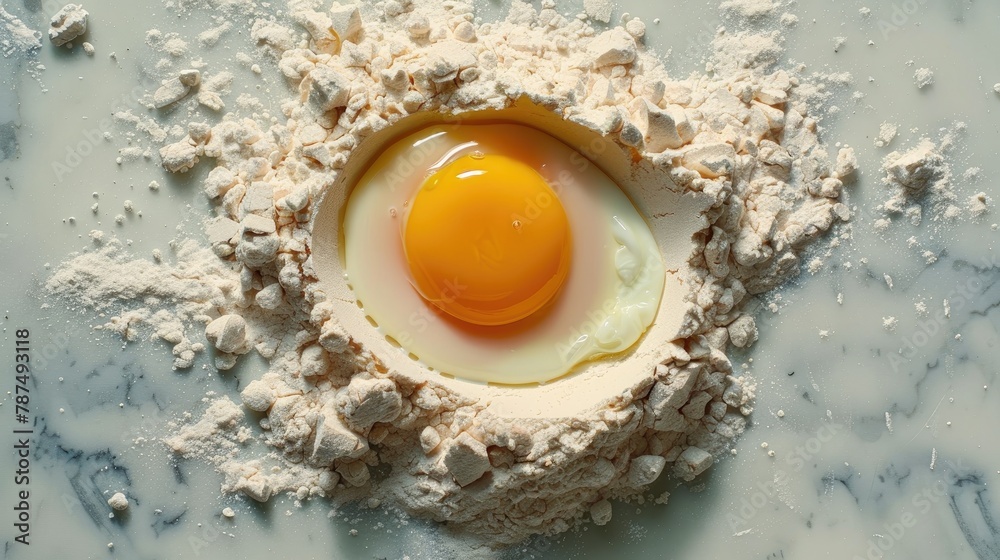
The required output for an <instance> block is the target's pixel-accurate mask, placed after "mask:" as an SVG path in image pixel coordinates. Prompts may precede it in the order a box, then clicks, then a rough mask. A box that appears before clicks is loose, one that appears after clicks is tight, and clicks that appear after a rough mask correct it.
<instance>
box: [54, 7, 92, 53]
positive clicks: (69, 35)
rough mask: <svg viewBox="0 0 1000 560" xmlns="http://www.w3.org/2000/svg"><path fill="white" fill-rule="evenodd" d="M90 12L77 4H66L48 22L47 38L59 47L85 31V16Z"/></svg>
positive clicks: (68, 43)
mask: <svg viewBox="0 0 1000 560" xmlns="http://www.w3.org/2000/svg"><path fill="white" fill-rule="evenodd" d="M89 15H90V14H88V13H87V10H84V9H83V6H81V5H79V4H66V5H65V6H63V7H62V9H60V10H59V11H58V12H56V14H55V15H54V16H52V20H51V21H50V22H49V40H50V41H52V44H53V45H55V46H57V47H61V46H64V45H67V46H68V45H70V44H71V43H70V42H71V41H73V40H74V39H76V38H77V37H80V36H81V35H83V34H84V33H86V32H87V18H88V17H89Z"/></svg>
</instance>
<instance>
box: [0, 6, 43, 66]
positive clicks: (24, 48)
mask: <svg viewBox="0 0 1000 560" xmlns="http://www.w3.org/2000/svg"><path fill="white" fill-rule="evenodd" d="M0 30H3V32H2V33H0V54H3V56H4V58H9V57H10V56H12V55H14V54H15V53H18V54H21V53H23V54H28V53H32V52H35V51H37V50H38V49H40V48H42V34H41V33H39V32H37V31H34V30H32V29H29V28H28V26H26V25H25V24H24V22H23V21H21V20H20V19H19V18H18V17H17V16H15V15H14V14H12V13H10V12H8V11H7V10H6V9H4V7H3V6H0Z"/></svg>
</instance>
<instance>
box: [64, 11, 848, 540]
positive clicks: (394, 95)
mask: <svg viewBox="0 0 1000 560" xmlns="http://www.w3.org/2000/svg"><path fill="white" fill-rule="evenodd" d="M726 4H727V10H733V11H736V12H737V13H742V12H745V11H748V10H749V12H748V17H749V15H750V14H752V17H753V18H754V19H755V20H759V19H766V18H769V17H774V16H775V15H776V14H775V9H776V7H775V6H774V5H772V4H771V3H770V2H754V3H752V4H748V3H746V2H727V3H726ZM765 8H766V9H765ZM288 16H289V18H290V19H291V20H292V21H280V20H275V19H265V18H261V19H257V20H256V21H255V22H254V23H253V25H252V28H251V30H250V33H251V36H252V38H253V40H255V41H257V42H258V43H259V44H260V45H262V48H263V49H265V50H266V51H267V52H269V53H271V54H272V55H273V56H274V57H276V58H277V60H278V67H279V68H280V71H281V72H282V73H283V74H284V76H285V77H286V78H287V80H288V81H289V82H290V83H291V84H292V86H293V87H294V88H296V89H297V91H298V92H299V94H298V95H297V96H295V97H294V98H292V99H289V100H288V101H286V102H285V103H284V104H283V106H282V109H283V112H284V118H283V119H272V120H271V121H267V120H263V121H261V122H258V121H256V120H252V119H238V118H231V117H230V118H224V119H223V120H222V121H221V122H219V123H218V124H215V125H209V124H206V123H200V122H193V123H190V125H189V126H188V127H187V130H186V134H185V135H184V136H183V138H180V139H177V140H176V141H172V142H170V143H169V144H167V145H165V146H163V147H162V149H161V150H160V155H161V159H162V163H163V166H164V167H165V168H166V169H168V170H170V171H172V172H183V171H186V170H189V169H192V168H194V167H195V165H196V164H197V163H198V161H199V160H200V159H201V158H212V159H214V160H215V164H216V165H215V167H214V169H212V171H211V172H210V173H209V174H208V176H207V178H206V179H205V182H204V190H205V193H206V195H207V196H208V197H209V198H210V199H211V200H212V201H213V202H214V204H215V209H216V211H217V214H218V216H217V217H214V218H212V219H211V220H209V221H208V222H207V228H206V230H207V239H208V243H209V245H210V250H211V253H213V254H212V255H208V254H207V251H208V249H206V248H204V247H202V248H196V247H193V246H190V245H189V244H188V243H189V242H184V243H182V244H180V245H179V246H178V247H177V261H178V262H177V264H175V265H168V264H165V263H159V262H155V263H149V262H144V261H131V262H126V259H125V257H124V256H122V255H121V254H120V252H119V250H120V249H121V247H120V246H118V245H115V244H113V243H105V244H103V245H101V246H100V247H99V248H98V249H96V250H95V251H94V252H92V253H88V254H84V255H81V256H79V257H76V258H74V259H72V260H69V261H68V262H66V263H65V264H63V265H62V266H61V267H60V268H59V270H58V271H57V272H56V273H55V274H54V275H53V276H52V278H51V279H50V280H49V282H48V284H47V287H48V289H49V290H50V291H52V292H54V293H59V294H63V295H66V296H68V297H70V298H71V299H73V300H76V301H78V302H81V303H83V304H86V305H90V306H93V307H95V308H97V309H100V310H106V311H109V312H110V311H111V310H112V309H116V308H117V306H118V305H120V304H121V303H122V302H123V301H124V302H125V303H126V304H127V305H128V306H129V307H131V308H133V311H129V312H126V313H123V314H120V315H117V316H116V317H114V318H113V319H111V320H110V321H109V322H108V323H107V325H106V326H105V327H103V328H108V329H112V330H114V331H116V332H119V333H120V334H122V335H123V336H125V337H126V338H128V339H131V338H134V337H136V336H137V333H138V332H139V331H140V330H141V329H142V328H143V326H144V325H145V326H146V327H147V330H148V331H149V332H151V333H152V334H153V336H154V337H159V338H162V339H164V340H167V341H168V342H170V343H171V344H173V345H174V354H175V356H176V361H175V364H174V365H175V366H176V367H178V368H183V367H188V366H190V365H191V364H192V363H193V360H194V359H195V358H196V354H197V353H198V352H200V351H203V350H204V348H205V347H204V345H203V344H202V343H199V342H192V340H195V339H198V340H200V339H201V337H200V332H201V330H202V329H205V330H206V332H205V334H206V338H207V340H208V341H209V343H210V344H211V345H212V346H214V349H213V353H214V356H215V365H216V367H217V368H218V369H220V370H225V369H228V368H231V367H233V365H235V364H236V363H237V358H238V356H239V355H240V354H243V353H246V352H248V351H250V350H251V349H253V350H255V351H256V352H258V353H259V354H260V355H261V356H263V357H265V358H267V359H268V360H269V361H270V371H269V372H268V373H267V374H266V375H264V376H263V377H262V378H261V379H258V380H255V381H253V382H251V383H249V384H248V385H247V386H246V387H245V389H244V390H243V391H242V393H241V401H242V403H241V404H237V403H236V402H233V400H232V399H230V398H228V397H225V396H223V397H220V398H217V399H215V400H214V401H213V402H211V403H210V405H209V406H208V409H207V410H206V412H205V414H204V416H203V417H202V418H201V419H200V420H199V421H197V422H194V423H190V424H180V425H177V426H176V428H177V431H176V433H174V434H172V435H171V436H169V437H167V438H166V440H165V441H166V443H167V444H168V446H169V447H170V448H171V449H172V450H173V451H174V452H176V453H177V454H178V455H181V456H184V457H202V458H206V459H208V460H210V461H211V462H213V463H214V464H215V466H216V467H217V468H218V470H219V471H220V472H221V473H222V474H223V475H224V478H225V480H224V482H223V490H224V491H225V492H242V493H244V494H246V495H247V496H249V497H251V498H253V499H255V500H260V501H264V500H268V499H270V498H271V497H272V496H275V495H279V494H285V493H291V494H294V495H295V497H296V498H297V499H305V498H307V497H310V496H327V497H332V498H335V499H341V498H345V499H350V498H358V497H361V496H372V497H374V498H375V499H378V500H381V501H383V502H386V501H390V502H393V503H397V504H399V505H400V506H402V507H403V508H404V509H406V510H408V511H410V512H412V513H414V514H416V515H420V516H424V517H429V518H432V519H435V520H438V521H444V522H449V523H451V524H453V525H454V526H455V527H456V528H460V529H464V530H467V531H469V532H472V533H475V534H478V535H481V536H482V537H483V538H485V539H486V540H488V541H490V542H493V543H512V542H517V541H519V540H522V539H524V538H526V537H527V536H529V535H532V534H538V533H544V534H553V533H557V532H561V531H565V530H567V529H569V528H571V527H572V526H574V525H575V524H577V523H578V522H580V521H583V520H586V519H587V518H589V519H591V520H593V521H594V522H595V523H598V524H603V523H607V522H608V521H609V519H610V518H611V515H612V504H611V502H610V501H609V500H612V499H630V498H633V497H636V496H641V493H642V492H643V491H644V490H645V489H646V488H647V487H648V486H649V485H650V484H651V483H652V482H654V481H655V480H657V479H658V478H659V477H660V476H661V474H662V473H664V471H666V472H667V473H669V474H670V475H672V476H674V477H676V478H678V479H681V480H685V481H690V480H692V479H694V478H695V477H696V476H698V475H699V474H701V473H702V472H704V471H705V470H706V469H707V468H708V467H709V466H710V465H711V464H712V463H713V462H714V461H715V460H716V459H717V458H719V457H720V456H722V455H724V454H728V453H729V452H730V449H731V446H732V442H733V439H734V438H735V437H737V435H738V434H740V433H741V432H742V431H743V429H744V427H745V425H746V416H747V415H748V414H750V412H751V410H752V406H751V402H752V398H753V391H754V386H753V383H752V381H751V380H750V379H747V378H744V377H740V376H739V374H738V373H736V372H734V368H733V366H732V364H731V363H730V360H729V359H728V358H727V356H726V351H727V349H728V348H729V345H730V344H732V345H734V346H737V347H741V348H742V347H749V346H750V345H752V344H753V343H754V342H755V341H756V339H757V329H756V326H755V322H754V318H753V317H752V316H751V315H749V314H747V313H746V312H745V311H744V309H745V307H746V304H747V302H748V300H750V299H751V297H750V296H753V295H756V294H761V293H763V292H766V291H768V290H770V289H772V288H775V287H776V286H778V285H780V284H781V283H782V282H783V281H785V280H787V279H788V278H790V277H792V276H794V275H796V274H798V272H799V270H800V268H801V265H802V263H801V255H802V252H803V251H804V249H805V248H806V246H808V245H809V243H810V242H811V241H813V240H815V239H816V238H818V237H819V236H820V235H821V234H822V233H823V232H824V231H826V230H828V229H829V228H830V227H831V226H832V225H833V224H834V223H835V222H836V221H837V220H847V219H849V212H848V209H847V206H846V205H845V204H843V203H842V202H841V198H842V194H843V189H844V182H845V181H848V180H849V179H850V178H851V177H852V175H853V174H854V173H855V171H856V168H857V162H856V160H855V158H854V154H853V151H852V150H851V149H850V148H846V147H845V148H843V149H841V150H840V151H839V153H837V154H829V153H828V152H827V151H826V149H825V148H824V146H823V145H822V144H821V143H820V141H819V138H818V136H817V117H816V116H814V115H813V113H814V111H812V110H811V109H810V107H812V106H814V105H813V101H812V100H811V99H808V98H807V92H812V91H815V88H813V87H806V86H808V84H806V83H804V82H802V80H805V79H804V78H801V77H799V76H798V75H796V74H795V73H794V72H789V71H785V70H781V69H777V68H775V64H776V62H777V61H778V59H779V58H780V55H781V52H782V51H781V47H780V40H779V38H778V37H776V36H775V35H774V34H765V35H757V34H753V33H749V32H741V33H738V34H728V33H722V34H721V35H720V36H719V37H718V39H717V40H716V42H715V50H716V52H715V56H714V59H713V61H712V66H713V68H714V72H710V73H709V74H707V75H693V76H691V77H688V78H686V79H680V80H678V79H673V78H670V77H669V76H668V75H667V73H666V71H665V70H664V68H663V66H662V64H661V63H660V62H659V61H658V60H657V59H656V58H655V57H654V56H653V55H652V54H650V53H648V52H646V51H645V50H644V49H643V48H642V46H641V44H642V36H643V34H644V29H645V27H644V25H642V22H641V21H638V20H632V21H629V22H626V24H625V25H624V26H621V27H613V28H611V29H609V30H607V31H598V30H596V29H594V28H593V27H592V26H591V25H590V24H589V23H588V22H587V20H586V19H582V18H567V17H565V16H563V15H560V14H559V13H558V12H557V11H556V10H555V9H554V4H553V3H551V2H548V1H546V2H543V3H542V7H541V9H540V10H539V9H536V8H534V7H532V6H531V5H529V4H525V3H522V2H514V3H513V4H512V6H511V9H510V14H509V16H508V17H507V19H506V20H504V21H501V22H499V23H479V22H478V21H477V19H476V17H475V14H474V10H473V7H472V6H471V5H470V4H466V3H463V2H460V1H455V2H445V3H438V2H410V1H407V0H389V1H386V2H382V3H379V4H377V5H376V6H370V7H365V8H363V9H359V7H357V6H353V5H339V4H337V5H334V6H333V7H332V8H329V9H319V8H318V7H317V5H316V3H311V2H310V3H305V2H295V1H293V2H291V3H290V10H289V11H288ZM303 30H304V31H305V33H303ZM191 84H192V85H189V86H186V87H189V88H193V87H195V86H196V85H197V84H195V83H194V82H193V81H192V82H191ZM170 85H171V87H175V84H173V83H172V82H171V84H170ZM175 89H176V90H177V91H178V92H180V91H182V89H183V88H179V87H175ZM187 94H188V91H187V90H183V94H179V96H178V97H177V99H176V100H175V102H183V101H182V100H183V99H184V98H185V96H186V95H187ZM190 102H191V103H197V102H198V100H197V97H196V96H195V99H192V100H191V101H190ZM516 102H522V103H523V102H527V103H530V104H533V105H535V106H539V107H543V108H544V109H546V110H548V111H550V112H552V113H554V114H556V115H559V116H561V117H562V118H563V119H566V120H569V121H572V122H574V123H578V124H581V125H583V126H586V127H588V128H589V129H591V130H593V131H594V132H596V133H597V134H600V135H601V136H603V137H604V138H606V139H608V140H610V141H612V142H615V143H616V144H617V145H619V146H621V147H622V148H623V149H625V150H626V151H627V152H629V153H631V154H633V160H634V161H635V165H636V166H645V167H647V168H651V169H655V170H657V171H658V172H659V173H662V174H665V175H669V177H670V178H671V179H672V180H673V181H674V182H675V183H676V184H677V185H679V186H680V188H682V189H683V190H684V191H685V192H688V193H700V195H701V196H704V197H708V198H709V199H710V200H711V204H710V208H709V209H708V210H706V211H705V212H704V214H703V215H702V216H699V217H698V219H699V220H700V224H701V226H700V227H701V230H700V231H699V232H698V233H697V234H696V235H695V236H694V238H693V239H692V240H691V245H690V257H689V259H688V261H689V262H688V264H689V269H690V273H689V275H688V276H689V277H688V278H686V279H685V282H686V284H685V285H686V286H687V287H688V288H689V291H688V293H687V295H686V297H685V301H686V305H687V310H686V315H687V320H686V321H685V323H684V329H683V332H682V334H681V336H680V337H679V338H678V339H677V340H673V341H667V340H664V341H662V344H663V345H665V346H667V347H668V348H669V354H670V356H671V357H670V358H668V359H666V360H664V361H663V362H662V363H650V364H648V370H647V375H645V376H644V378H643V381H642V382H641V383H638V384H637V385H636V386H634V387H633V388H632V389H631V390H629V391H626V392H624V393H622V394H615V395H608V399H607V400H606V401H605V402H604V403H602V405H601V406H599V407H595V408H594V409H593V410H591V411H589V412H588V413H585V414H581V415H579V416H577V417H574V418H567V419H559V420H525V421H515V420H511V419H501V418H497V417H495V416H493V415H491V414H489V413H488V412H487V411H486V405H485V403H482V402H479V401H478V400H477V399H472V398H469V397H467V396H465V395H463V394H462V393H461V391H455V390H452V389H449V388H447V387H445V386H444V385H441V384H439V383H436V382H434V381H433V378H432V380H430V381H427V382H424V383H414V382H412V380H410V379H408V378H404V377H402V376H399V375H397V374H396V372H394V371H393V370H391V369H387V368H385V367H383V365H382V363H381V361H380V359H379V356H377V355H373V354H372V353H371V352H370V351H369V350H368V349H366V348H364V347H362V346H361V345H359V344H358V343H357V341H356V340H355V339H354V338H353V337H352V333H351V332H349V331H348V330H347V329H345V327H344V326H343V325H342V323H341V322H340V321H339V320H338V318H337V317H336V316H333V314H332V313H331V307H332V306H331V305H330V302H329V301H327V296H326V294H324V293H323V292H322V290H320V289H319V288H318V285H317V278H316V271H315V268H314V266H313V255H312V254H311V243H312V236H311V230H310V228H311V220H312V218H313V217H314V213H315V210H316V207H317V205H318V202H319V201H320V200H321V198H322V197H323V195H324V193H325V192H326V190H327V189H330V188H331V187H332V185H333V184H334V182H335V180H336V177H337V173H338V172H339V170H341V169H343V167H344V166H345V164H346V163H347V161H348V158H350V157H351V154H352V152H353V151H354V150H356V149H357V148H358V146H359V145H362V144H363V143H364V142H365V139H366V138H368V137H370V136H371V135H372V134H374V133H376V132H378V131H380V130H383V129H385V128H387V127H390V126H392V125H393V123H396V122H398V121H399V120H401V119H403V118H404V117H406V116H407V115H410V114H413V113H416V112H436V113H443V114H460V113H462V112H466V111H472V110H500V109H505V108H509V107H511V106H513V105H514V104H515V103H516ZM664 211H669V209H664ZM115 271H118V272H115ZM111 276H116V278H114V279H112V278H111ZM609 367H613V362H612V363H611V364H609ZM248 410H249V411H253V412H254V413H261V414H263V415H264V416H263V418H262V420H261V421H260V426H261V428H262V429H263V432H262V434H263V435H261V436H254V435H253V433H252V432H251V430H249V429H248V426H247V422H248V419H247V418H248V416H251V415H250V414H248V412H247V411H248ZM255 437H259V438H260V439H262V440H263V441H264V442H266V443H267V444H268V445H270V446H271V447H272V448H273V449H274V452H273V453H271V454H268V455H264V456H259V457H254V456H252V454H251V453H250V452H249V448H248V447H247V446H246V444H247V442H248V441H249V440H251V439H254V438H255ZM378 465H389V466H391V473H390V474H388V475H387V476H386V477H382V478H381V479H379V480H375V479H373V476H374V475H373V467H376V466H378ZM665 499H666V496H665V495H664V496H663V497H662V500H661V501H665Z"/></svg>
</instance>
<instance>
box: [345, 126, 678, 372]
mask: <svg viewBox="0 0 1000 560" xmlns="http://www.w3.org/2000/svg"><path fill="white" fill-rule="evenodd" d="M341 221H342V224H343V227H342V228H341V232H340V235H341V240H340V244H339V247H340V249H341V255H340V258H341V260H342V267H343V270H344V271H346V276H347V283H348V285H349V286H350V287H351V289H352V290H353V293H354V295H355V297H356V298H357V302H358V305H359V306H361V307H362V309H363V310H364V313H365V314H366V316H367V317H368V318H369V320H370V322H371V323H372V325H373V326H374V328H377V329H378V330H379V332H380V333H381V334H382V335H383V336H385V337H386V339H387V340H389V341H390V342H392V343H393V345H394V346H396V347H397V349H398V351H400V352H402V353H405V354H407V355H409V356H410V358H412V359H413V360H416V361H418V362H419V363H420V364H421V365H423V366H424V367H425V368H427V369H431V370H434V371H437V372H439V373H441V374H443V375H447V376H452V377H457V378H461V379H463V380H468V381H472V382H479V383H490V384H505V385H508V384H509V385H519V384H527V383H544V382H548V381H552V380H554V379H557V378H559V377H561V376H564V375H566V374H567V373H571V372H572V370H573V369H574V367H575V366H578V365H579V364H581V363H583V362H585V361H588V360H594V359H600V358H602V357H604V356H608V355H613V354H616V353H619V352H623V351H626V350H628V349H629V348H630V347H632V346H633V345H634V344H635V343H636V342H637V341H638V340H639V339H640V337H641V336H642V334H643V333H644V332H645V331H646V329H647V328H648V327H649V325H650V323H651V322H652V321H653V318H654V317H655V316H656V313H657V309H658V307H659V304H660V299H661V297H662V295H663V289H664V282H665V274H666V270H665V267H664V265H663V261H662V258H661V255H660V251H659V249H658V247H657V244H656V241H655V239H654V237H653V235H652V233H651V232H650V230H649V227H648V226H647V224H646V222H645V221H644V220H643V218H642V216H641V215H640V214H639V212H638V211H637V210H636V209H635V207H634V206H633V204H632V202H631V201H630V200H629V199H628V197H627V196H626V195H625V194H624V193H623V192H622V191H621V189H619V188H618V186H617V185H616V184H615V183H614V181H612V180H611V179H610V178H609V177H608V176H607V175H606V174H605V173H604V172H603V171H602V170H601V169H599V168H598V167H597V166H596V165H595V164H593V163H592V162H591V161H590V160H589V159H587V158H586V157H585V156H584V155H583V154H581V153H579V152H578V151H576V150H574V149H572V148H570V147H569V146H567V145H566V144H564V143H562V142H561V141H559V140H557V139H556V138H554V137H552V136H550V135H548V134H546V133H545V132H542V131H540V130H537V129H535V128H532V127H530V126H525V125H522V124H513V123H502V122H500V123H497V122H488V123H468V124H439V125H432V126H429V127H427V128H424V129H421V130H418V131H416V132H414V133H412V134H410V135H408V136H406V137H404V138H401V139H399V140H397V141H395V142H393V143H391V144H390V145H388V146H387V147H386V148H385V149H384V150H383V151H382V153H381V154H380V155H378V156H377V157H376V158H375V159H374V160H373V161H372V162H371V164H370V166H369V168H368V169H367V171H366V172H365V173H364V174H363V175H362V176H361V178H360V180H359V181H358V182H357V183H356V185H355V186H354V188H353V190H352V191H351V194H350V196H349V198H348V200H347V203H346V204H345V205H344V207H343V209H342V217H341Z"/></svg>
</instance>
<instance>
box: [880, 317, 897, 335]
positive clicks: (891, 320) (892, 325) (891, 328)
mask: <svg viewBox="0 0 1000 560" xmlns="http://www.w3.org/2000/svg"><path fill="white" fill-rule="evenodd" d="M898 324H899V320H898V319H896V318H895V317H882V328H883V329H885V330H886V331H888V332H895V331H896V325H898Z"/></svg>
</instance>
